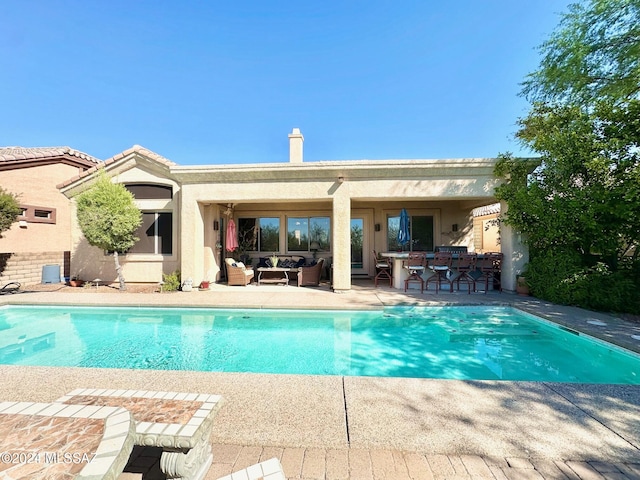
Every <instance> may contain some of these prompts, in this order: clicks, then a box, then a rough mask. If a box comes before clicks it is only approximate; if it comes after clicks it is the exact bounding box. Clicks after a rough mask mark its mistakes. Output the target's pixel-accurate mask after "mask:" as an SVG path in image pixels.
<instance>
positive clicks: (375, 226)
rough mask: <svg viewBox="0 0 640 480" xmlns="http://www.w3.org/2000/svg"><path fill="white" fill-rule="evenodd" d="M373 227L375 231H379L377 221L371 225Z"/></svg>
mask: <svg viewBox="0 0 640 480" xmlns="http://www.w3.org/2000/svg"><path fill="white" fill-rule="evenodd" d="M373 229H374V230H375V231H376V232H379V231H380V224H379V223H376V224H375V225H374V226H373Z"/></svg>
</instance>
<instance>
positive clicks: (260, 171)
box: [170, 158, 497, 184]
mask: <svg viewBox="0 0 640 480" xmlns="http://www.w3.org/2000/svg"><path fill="white" fill-rule="evenodd" d="M496 161H497V160H496V159H494V158H462V159H438V160H341V161H324V162H308V163H298V164H291V163H282V164H279V163H268V164H250V165H206V166H180V165H175V166H172V167H171V168H170V171H171V174H172V175H173V176H174V178H176V180H179V181H180V182H181V183H183V184H189V183H204V182H206V183H228V182H248V181H292V180H319V181H323V180H324V181H326V180H336V181H337V180H338V178H342V179H344V180H349V181H353V180H375V179H404V178H406V179H417V178H434V177H469V176H482V177H485V176H489V177H493V169H494V167H495V164H496Z"/></svg>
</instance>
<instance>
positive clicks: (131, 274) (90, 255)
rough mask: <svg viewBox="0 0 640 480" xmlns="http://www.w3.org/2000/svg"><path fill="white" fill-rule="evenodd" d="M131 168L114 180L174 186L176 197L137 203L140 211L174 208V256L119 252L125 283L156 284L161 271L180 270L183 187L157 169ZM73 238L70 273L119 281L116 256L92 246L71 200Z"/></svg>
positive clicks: (106, 280) (159, 278) (89, 277)
mask: <svg viewBox="0 0 640 480" xmlns="http://www.w3.org/2000/svg"><path fill="white" fill-rule="evenodd" d="M131 167H134V168H130V169H129V170H126V171H120V172H119V173H118V174H117V175H116V176H115V177H114V178H113V181H114V182H117V183H153V184H161V185H171V186H172V187H173V191H174V196H173V199H172V200H137V201H136V205H137V206H138V208H140V209H141V210H143V211H144V210H149V211H160V210H163V211H172V212H173V254H172V255H151V254H149V255H143V254H126V255H120V256H119V261H120V264H121V265H122V269H123V275H124V278H125V281H126V282H131V283H156V282H160V281H162V274H163V273H165V274H168V273H171V272H173V271H174V270H178V269H180V262H179V258H180V256H179V253H180V218H179V217H180V213H179V205H180V189H179V186H178V185H177V184H176V183H175V182H173V181H171V180H169V179H167V178H165V177H164V176H162V175H159V174H157V173H154V172H149V171H147V170H145V169H141V168H135V164H134V163H132V164H131ZM71 217H72V220H73V221H72V228H71V231H72V238H73V246H72V249H71V275H72V276H78V277H79V278H81V279H83V280H94V279H100V280H102V281H103V282H107V283H109V282H116V281H117V275H116V270H115V263H114V259H113V256H111V255H105V253H104V251H102V250H100V249H99V248H96V247H92V246H91V245H89V244H88V243H87V241H86V239H85V238H84V236H83V235H82V231H81V230H80V227H79V226H78V222H77V220H76V214H75V200H74V201H73V203H72V215H71Z"/></svg>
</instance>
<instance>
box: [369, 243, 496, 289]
mask: <svg viewBox="0 0 640 480" xmlns="http://www.w3.org/2000/svg"><path fill="white" fill-rule="evenodd" d="M380 256H381V257H383V258H389V259H390V260H392V261H393V262H392V267H391V274H392V275H393V286H394V288H397V289H399V290H404V281H405V280H406V279H407V277H408V276H409V272H408V271H407V269H406V268H404V262H405V261H406V260H407V259H408V258H409V252H380ZM425 256H426V258H427V265H425V273H424V275H423V276H422V278H424V279H425V281H426V280H427V279H428V278H429V277H430V276H431V275H432V272H431V270H429V267H428V265H429V262H430V261H431V260H433V259H434V257H435V253H433V252H430V253H426V252H425ZM458 256H459V254H458V253H452V257H453V264H452V265H451V270H454V271H455V270H456V262H457V260H458ZM477 257H478V259H481V258H484V254H482V253H479V254H478V255H477ZM409 288H420V286H419V285H418V284H416V283H410V284H409Z"/></svg>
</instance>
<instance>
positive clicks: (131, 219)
mask: <svg viewBox="0 0 640 480" xmlns="http://www.w3.org/2000/svg"><path fill="white" fill-rule="evenodd" d="M77 205H78V214H77V216H78V223H79V225H80V229H81V230H82V233H83V234H84V236H85V238H86V239H87V242H89V244H90V245H92V246H94V247H98V248H101V249H102V250H106V251H111V252H113V261H114V263H115V267H116V272H117V274H118V281H119V282H120V290H121V291H124V290H126V284H125V281H124V275H123V273H122V266H121V265H120V261H119V259H118V254H119V253H122V252H126V251H127V250H129V249H130V248H131V247H133V245H135V243H136V242H137V241H138V240H139V239H138V238H137V237H136V236H135V232H136V230H137V229H138V227H139V226H140V224H141V223H142V213H141V212H140V210H139V209H138V207H136V205H135V202H134V197H133V195H132V194H131V192H129V191H128V190H127V189H126V188H125V187H124V186H123V185H120V184H117V183H112V182H111V180H110V179H109V178H108V177H107V175H106V174H104V173H103V174H101V175H100V176H99V177H98V179H97V181H96V183H95V184H94V185H93V186H92V187H91V188H89V189H88V190H87V191H85V192H83V193H81V194H80V195H78V197H77Z"/></svg>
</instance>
